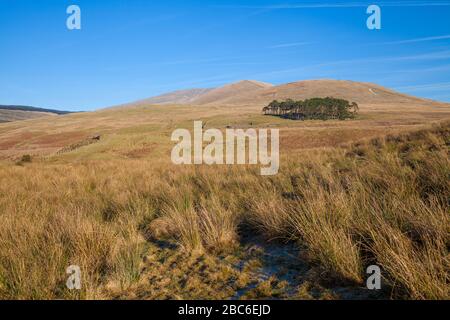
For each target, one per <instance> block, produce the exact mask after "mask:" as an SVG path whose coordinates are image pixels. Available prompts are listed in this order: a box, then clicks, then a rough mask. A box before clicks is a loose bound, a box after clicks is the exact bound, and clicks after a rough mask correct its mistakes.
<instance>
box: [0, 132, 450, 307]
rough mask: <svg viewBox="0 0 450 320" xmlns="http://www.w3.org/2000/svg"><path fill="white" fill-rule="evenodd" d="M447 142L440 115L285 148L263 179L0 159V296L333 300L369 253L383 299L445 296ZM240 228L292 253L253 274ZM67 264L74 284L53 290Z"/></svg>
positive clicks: (161, 166)
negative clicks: (343, 139) (426, 124)
mask: <svg viewBox="0 0 450 320" xmlns="http://www.w3.org/2000/svg"><path fill="white" fill-rule="evenodd" d="M449 147H450V123H445V124H441V125H435V126H433V127H430V128H429V129H426V130H421V131H414V132H411V133H405V134H400V135H395V136H386V137H382V138H376V139H372V140H370V141H367V142H362V143H356V144H352V145H349V146H347V147H343V148H334V149H328V150H303V151H296V152H292V153H291V154H289V155H285V156H283V159H281V165H282V166H281V168H280V173H279V174H278V175H276V176H273V177H261V176H260V175H259V167H258V168H255V167H245V166H244V167H239V166H234V167H227V166H212V167H207V166H200V167H176V166H172V165H169V164H167V163H162V162H149V161H146V160H142V159H127V160H120V159H117V160H98V161H80V162H73V163H70V164H58V163H44V162H36V163H34V162H33V163H29V164H28V163H27V164H24V165H21V166H17V165H12V164H2V165H0V181H2V183H1V184H0V219H1V223H0V235H1V236H0V298H1V299H27V298H31V299H54V298H68V299H92V298H122V299H123V298H125V299H127V298H130V299H132V298H141V299H162V298H172V299H177V298H194V299H197V298H272V297H275V298H293V299H304V298H345V297H346V296H345V295H342V291H339V290H335V288H337V287H339V288H342V287H345V288H354V289H355V290H357V288H360V287H363V286H364V285H365V277H366V275H365V269H366V267H367V266H368V265H371V264H378V265H380V266H381V267H382V269H383V276H384V278H383V292H382V297H387V298H400V299H449V298H450V293H449V281H450V277H449V273H448V272H449V269H450V258H449V254H448V249H449V247H450V237H449V234H450V233H449V231H450V215H449V213H450V160H449ZM249 238H250V239H251V238H258V239H262V241H263V242H265V243H270V244H277V245H278V246H279V248H283V247H288V246H289V247H294V248H296V249H297V250H298V256H296V257H294V262H292V261H291V264H292V266H287V265H285V267H286V268H288V269H289V270H284V271H283V270H281V271H280V270H278V271H277V272H275V273H273V274H271V276H270V277H268V278H267V277H261V276H260V274H261V271H260V270H261V268H263V264H264V259H263V258H262V256H263V254H261V253H259V252H258V250H260V249H258V248H256V249H253V248H252V247H251V246H250V247H249V246H248V245H247V242H246V240H245V239H249ZM296 252H297V251H296ZM73 264H75V265H79V266H80V267H81V270H82V276H83V280H82V285H83V288H82V290H81V292H73V291H69V290H67V289H66V287H65V281H66V279H67V274H66V273H65V270H66V268H67V267H68V266H69V265H73ZM281 264H283V261H281ZM292 271H293V272H294V276H293V277H290V278H289V279H288V280H286V279H287V278H286V277H283V274H286V273H288V272H292ZM295 273H298V275H299V276H296V274H295Z"/></svg>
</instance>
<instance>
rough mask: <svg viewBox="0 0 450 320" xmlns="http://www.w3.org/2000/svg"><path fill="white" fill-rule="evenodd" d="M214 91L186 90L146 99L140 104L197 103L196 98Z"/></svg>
mask: <svg viewBox="0 0 450 320" xmlns="http://www.w3.org/2000/svg"><path fill="white" fill-rule="evenodd" d="M211 90H213V89H186V90H178V91H174V92H169V93H166V94H162V95H160V96H156V97H153V98H149V99H145V100H142V101H139V102H144V103H149V104H189V103H191V102H193V101H195V99H196V98H198V97H200V96H202V95H204V94H206V93H208V92H210V91H211Z"/></svg>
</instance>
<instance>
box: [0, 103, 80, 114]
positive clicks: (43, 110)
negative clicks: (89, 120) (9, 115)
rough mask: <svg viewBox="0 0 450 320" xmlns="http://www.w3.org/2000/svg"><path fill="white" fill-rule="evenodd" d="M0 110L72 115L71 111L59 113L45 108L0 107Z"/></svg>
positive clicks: (59, 111)
mask: <svg viewBox="0 0 450 320" xmlns="http://www.w3.org/2000/svg"><path fill="white" fill-rule="evenodd" d="M0 109H1V110H19V111H33V112H45V113H54V114H59V115H61V114H68V113H72V112H71V111H61V110H54V109H45V108H37V107H30V106H19V105H17V106H16V105H0Z"/></svg>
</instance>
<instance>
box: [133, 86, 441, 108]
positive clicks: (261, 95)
mask: <svg viewBox="0 0 450 320" xmlns="http://www.w3.org/2000/svg"><path fill="white" fill-rule="evenodd" d="M203 90H206V91H204V92H202V89H196V90H195V95H192V94H189V95H188V96H189V99H186V98H185V99H180V93H181V95H182V93H183V92H184V91H177V92H173V93H169V94H166V95H163V96H160V97H156V98H151V99H147V100H143V101H142V102H147V103H150V104H162V103H164V104H191V105H199V106H201V105H234V106H236V105H258V106H262V105H265V104H268V103H269V102H271V101H272V100H285V99H294V100H304V99H308V98H314V97H334V98H341V99H346V100H349V101H352V102H357V103H358V104H377V105H379V104H397V105H404V104H407V105H433V106H438V105H445V104H442V103H439V102H436V101H432V100H427V99H422V98H417V97H413V96H410V95H406V94H403V93H400V92H396V91H394V90H391V89H388V88H385V87H382V86H380V85H377V84H373V83H365V82H355V81H346V80H306V81H298V82H292V83H287V84H282V85H278V86H273V85H271V84H268V83H264V82H258V81H251V80H244V81H239V82H236V83H231V84H228V85H225V86H223V87H219V88H215V89H203ZM188 93H189V91H188Z"/></svg>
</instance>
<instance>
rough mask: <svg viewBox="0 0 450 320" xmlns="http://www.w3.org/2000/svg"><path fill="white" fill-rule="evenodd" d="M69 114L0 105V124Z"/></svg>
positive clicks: (51, 110)
mask: <svg viewBox="0 0 450 320" xmlns="http://www.w3.org/2000/svg"><path fill="white" fill-rule="evenodd" d="M69 113H72V112H69V111H61V110H53V109H45V108H36V107H30V106H20V105H0V123H2V122H12V121H20V120H27V119H34V118H39V117H44V116H56V115H64V114H69Z"/></svg>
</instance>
